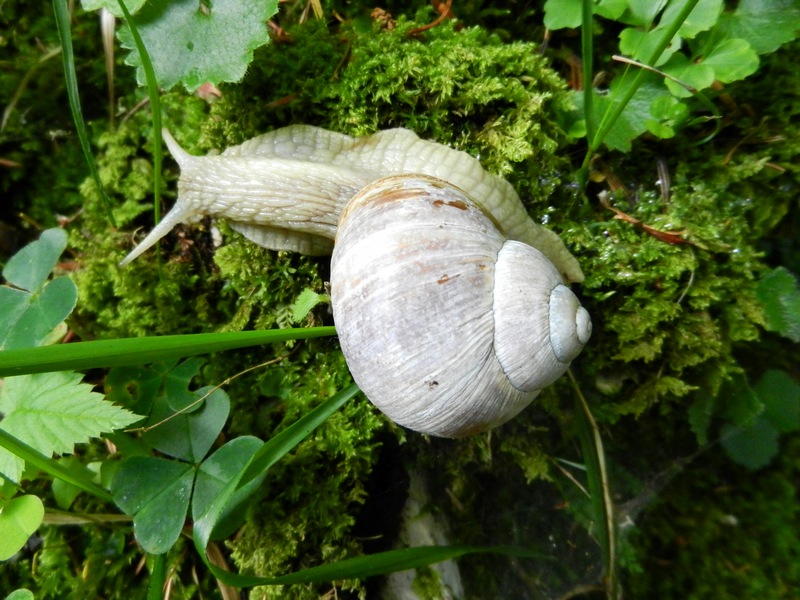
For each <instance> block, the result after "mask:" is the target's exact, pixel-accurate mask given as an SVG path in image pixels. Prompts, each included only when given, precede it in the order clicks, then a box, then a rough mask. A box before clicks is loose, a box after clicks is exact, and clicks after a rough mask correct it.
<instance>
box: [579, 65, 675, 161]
mask: <svg viewBox="0 0 800 600" xmlns="http://www.w3.org/2000/svg"><path fill="white" fill-rule="evenodd" d="M627 85H630V80H629V81H628V82H627V83H626V82H622V83H617V82H614V83H613V84H612V87H611V91H610V93H609V94H608V95H606V96H601V95H599V94H598V95H596V96H595V98H594V102H593V105H592V110H593V112H594V115H595V117H594V118H595V122H596V123H600V122H601V121H602V119H603V117H604V115H605V114H606V112H607V111H609V110H611V109H612V107H613V106H614V105H615V104H616V103H617V102H619V98H620V97H622V95H623V91H624V88H625V86H627ZM666 93H667V92H666V91H665V90H664V89H663V87H661V86H660V85H658V84H657V83H655V82H648V83H645V84H643V85H642V86H641V87H640V88H639V89H638V90H637V91H636V93H635V94H634V95H633V98H632V99H631V101H630V102H629V103H628V106H626V107H625V110H624V111H623V112H622V114H621V115H620V117H619V118H618V119H617V122H616V123H615V124H614V126H613V127H612V128H611V130H610V131H609V133H608V135H607V136H606V138H605V139H604V140H603V142H604V143H605V144H606V145H607V146H608V147H609V148H611V149H612V150H620V151H622V152H628V151H629V150H630V148H631V142H632V141H633V140H634V139H635V138H637V137H639V136H640V135H641V134H643V133H644V132H645V131H647V124H646V123H647V121H648V120H649V119H650V118H651V117H650V105H651V104H652V103H653V101H654V100H655V99H656V98H658V97H660V96H663V95H666ZM574 99H575V101H576V104H577V105H578V109H579V110H581V111H582V110H583V98H582V94H581V93H576V94H575V95H574Z"/></svg>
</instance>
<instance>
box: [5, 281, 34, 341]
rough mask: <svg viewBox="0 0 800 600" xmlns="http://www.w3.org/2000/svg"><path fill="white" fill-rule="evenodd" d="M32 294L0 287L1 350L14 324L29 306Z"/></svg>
mask: <svg viewBox="0 0 800 600" xmlns="http://www.w3.org/2000/svg"><path fill="white" fill-rule="evenodd" d="M30 298H31V294H30V293H29V292H26V291H23V290H15V289H14V288H10V287H6V286H4V285H1V286H0V349H2V348H3V347H4V345H5V340H6V338H7V337H8V334H9V333H10V332H11V329H12V327H13V326H14V324H15V323H16V322H17V321H19V318H20V317H21V316H22V314H23V313H24V312H25V310H26V309H27V308H28V306H29V300H30Z"/></svg>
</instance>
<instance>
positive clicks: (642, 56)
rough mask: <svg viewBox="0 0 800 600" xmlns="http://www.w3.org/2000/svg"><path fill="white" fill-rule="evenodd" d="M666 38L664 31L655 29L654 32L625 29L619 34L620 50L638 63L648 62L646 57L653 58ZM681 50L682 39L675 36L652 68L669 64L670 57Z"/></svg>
mask: <svg viewBox="0 0 800 600" xmlns="http://www.w3.org/2000/svg"><path fill="white" fill-rule="evenodd" d="M662 37H664V31H663V29H654V30H652V31H647V32H645V31H642V30H641V29H636V28H633V27H627V28H625V29H623V30H622V31H621V32H620V34H619V49H620V51H621V52H622V53H623V54H626V55H628V56H630V57H632V58H634V59H636V60H638V61H640V62H641V61H644V60H646V57H648V56H651V55H652V54H653V52H654V51H655V50H656V48H657V47H658V44H659V43H660V42H661V38H662ZM680 49H681V38H680V37H679V36H677V35H676V36H674V37H673V38H672V40H671V41H670V43H669V45H668V46H667V47H666V49H665V50H664V51H663V52H662V53H661V56H660V57H659V58H658V60H656V63H655V64H654V65H648V66H650V67H659V66H661V65H663V64H664V63H665V62H667V61H668V60H669V59H670V57H671V56H672V55H673V54H675V53H676V52H677V51H678V50H680Z"/></svg>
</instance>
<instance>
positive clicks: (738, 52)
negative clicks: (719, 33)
mask: <svg viewBox="0 0 800 600" xmlns="http://www.w3.org/2000/svg"><path fill="white" fill-rule="evenodd" d="M758 63H759V60H758V55H757V54H756V53H755V50H753V48H751V47H750V44H748V43H747V41H746V40H742V39H733V40H725V41H724V42H722V43H721V44H718V45H717V46H714V48H712V49H711V52H709V53H708V55H707V56H706V57H705V58H704V59H703V64H704V65H706V66H707V67H711V68H712V69H714V78H715V79H717V80H719V81H721V82H722V83H730V82H732V81H739V80H740V79H744V78H745V77H747V76H748V75H752V74H753V73H755V72H756V70H757V69H758Z"/></svg>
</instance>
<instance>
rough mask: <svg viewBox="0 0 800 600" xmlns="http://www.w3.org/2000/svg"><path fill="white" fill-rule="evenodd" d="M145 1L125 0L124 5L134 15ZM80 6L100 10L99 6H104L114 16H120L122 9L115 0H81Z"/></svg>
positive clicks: (85, 8)
mask: <svg viewBox="0 0 800 600" xmlns="http://www.w3.org/2000/svg"><path fill="white" fill-rule="evenodd" d="M146 1H147V0H125V6H126V8H127V9H128V12H130V13H131V14H132V15H135V14H136V13H137V12H139V9H140V8H141V7H142V6H143V5H144V3H145V2H146ZM81 6H83V10H100V9H101V8H105V9H106V10H107V11H108V12H110V13H111V14H112V15H114V16H115V17H117V18H120V17H122V10H121V9H120V7H119V2H118V1H117V0H81Z"/></svg>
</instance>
